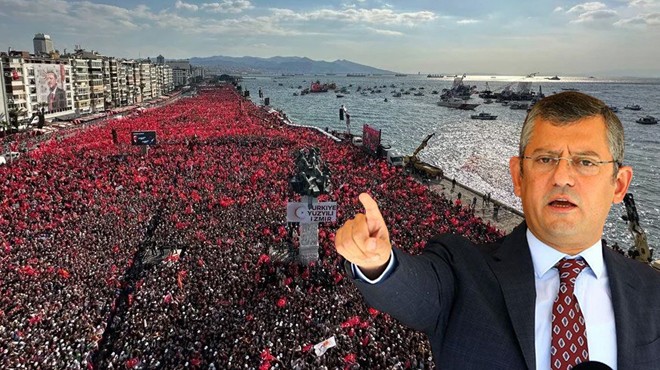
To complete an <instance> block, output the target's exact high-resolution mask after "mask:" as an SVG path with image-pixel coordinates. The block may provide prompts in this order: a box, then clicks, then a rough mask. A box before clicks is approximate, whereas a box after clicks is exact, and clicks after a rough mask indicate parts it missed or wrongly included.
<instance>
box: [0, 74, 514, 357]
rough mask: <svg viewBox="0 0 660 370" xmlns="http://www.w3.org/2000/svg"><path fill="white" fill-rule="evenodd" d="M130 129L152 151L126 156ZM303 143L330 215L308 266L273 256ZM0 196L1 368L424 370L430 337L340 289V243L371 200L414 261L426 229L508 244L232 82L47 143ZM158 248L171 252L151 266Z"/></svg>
mask: <svg viewBox="0 0 660 370" xmlns="http://www.w3.org/2000/svg"><path fill="white" fill-rule="evenodd" d="M113 130H114V131H115V132H116V133H117V142H116V143H115V142H113V136H112V134H111V132H112V131H113ZM136 130H155V131H156V132H157V135H158V145H156V146H154V147H151V148H150V150H149V151H148V152H147V153H146V154H144V153H142V151H141V148H139V147H134V146H131V145H130V142H131V132H132V131H136ZM310 147H317V148H320V151H321V155H322V158H323V160H324V161H325V163H326V164H327V166H328V167H329V168H330V170H331V172H332V185H333V186H332V189H333V190H332V192H331V194H328V195H323V196H321V198H320V200H322V201H323V200H332V201H336V202H338V205H339V211H338V215H337V222H336V223H327V224H321V225H320V227H319V243H320V248H319V255H320V259H319V261H318V262H316V263H312V264H310V265H307V266H305V265H300V264H298V263H297V262H295V261H292V260H290V259H286V258H279V257H278V256H280V255H279V254H277V253H274V252H276V251H281V250H287V249H291V248H295V247H297V241H296V238H295V234H294V236H293V237H292V233H290V230H289V225H287V223H286V203H287V202H288V201H292V200H293V201H295V200H299V196H297V195H296V194H293V193H292V192H291V189H290V188H289V183H288V180H289V178H290V177H291V175H292V174H293V167H294V165H293V153H294V152H295V151H297V150H299V149H301V148H310ZM0 186H1V187H2V189H1V190H0V191H1V192H2V194H3V195H2V198H1V202H0V244H1V245H0V368H3V369H36V368H40V369H63V368H72V369H85V368H86V369H106V368H107V369H127V368H128V369H130V368H134V369H146V368H166V369H186V368H190V369H264V370H265V369H278V368H279V369H323V368H327V369H337V368H339V369H360V368H361V369H407V368H410V369H428V368H433V365H432V360H431V354H430V347H429V345H428V342H427V341H426V338H425V337H424V336H423V335H421V334H419V333H415V332H413V331H411V330H409V329H406V328H404V327H403V326H401V325H400V324H398V323H397V322H396V321H394V320H393V319H391V318H390V317H389V316H387V315H385V314H382V313H380V312H378V311H376V310H374V309H371V308H369V307H367V306H366V305H365V304H364V303H363V301H362V299H361V297H360V296H359V293H358V292H357V290H356V289H355V288H354V286H353V285H352V284H351V283H350V282H349V281H347V279H346V278H345V272H344V267H343V261H342V260H341V258H340V257H339V256H338V255H337V253H336V252H335V250H334V244H333V239H334V233H335V231H336V230H337V228H338V227H339V226H340V225H341V224H342V223H343V222H344V221H345V220H346V219H347V218H350V217H353V216H354V214H355V213H356V212H358V211H361V207H360V204H359V202H358V200H357V196H358V194H359V193H360V192H363V191H367V192H369V193H371V194H372V195H374V196H375V198H376V199H377V201H378V202H379V204H380V205H381V209H382V211H383V216H384V218H385V220H386V222H387V223H388V225H391V237H392V242H393V244H394V245H396V246H398V247H399V248H403V249H405V250H407V251H409V252H411V253H419V252H420V251H421V250H422V249H423V248H424V243H425V240H426V239H428V238H429V237H430V236H432V235H433V234H436V233H445V232H449V233H458V234H462V235H466V236H467V237H469V238H471V239H472V240H475V241H483V242H488V241H493V240H494V239H496V238H499V237H501V233H500V232H499V231H497V230H495V229H494V228H493V227H491V226H490V225H488V224H484V223H483V222H482V220H481V219H480V218H478V217H477V216H475V215H474V213H473V212H472V211H471V210H470V208H469V207H467V204H466V207H463V205H461V204H460V202H452V201H451V200H449V199H446V198H444V197H443V196H442V195H438V194H435V193H432V192H430V191H429V190H428V189H427V187H425V186H424V185H422V184H420V183H419V182H417V181H415V179H413V178H412V177H410V176H409V175H407V174H406V173H405V172H404V171H402V170H401V169H400V168H394V167H389V166H388V165H387V164H386V163H385V162H384V161H382V160H379V159H374V158H370V157H368V156H367V155H365V154H364V153H362V152H361V151H359V150H358V149H357V148H355V147H353V146H352V145H349V144H345V143H339V144H338V143H335V142H334V141H332V140H331V139H329V138H328V137H326V136H323V135H321V134H319V133H318V132H317V131H315V130H310V129H305V128H291V127H288V126H286V125H283V124H282V121H281V119H280V117H279V116H278V115H277V114H269V113H267V112H266V111H264V110H262V109H261V108H259V107H256V106H254V105H253V104H252V103H250V102H249V101H247V100H244V99H243V98H241V97H240V96H239V95H238V93H237V92H236V91H235V90H234V89H233V88H230V87H225V88H207V89H203V90H201V91H200V92H199V95H197V96H196V97H194V98H183V99H180V100H179V101H177V102H176V103H173V104H171V105H168V106H165V107H161V108H157V109H151V110H146V111H142V112H140V113H139V114H137V113H136V114H134V115H132V116H131V117H128V118H125V119H122V120H113V121H109V122H108V123H107V124H104V125H99V126H98V127H93V128H89V129H87V130H80V131H79V132H77V134H75V135H71V136H69V137H57V136H53V137H52V138H51V139H50V140H48V141H44V142H42V143H41V144H40V146H39V148H38V149H37V150H35V151H32V152H31V153H30V154H29V155H27V156H24V157H23V158H21V160H18V161H16V162H14V163H12V164H11V165H8V166H4V167H2V168H0ZM161 250H163V251H168V252H171V251H177V253H180V254H176V255H172V256H170V257H167V258H165V259H164V260H163V261H158V262H157V263H150V262H149V261H151V262H153V261H154V260H155V259H154V258H151V259H149V258H147V257H154V256H153V254H154V253H156V252H155V251H161ZM156 254H157V253H156ZM332 336H334V337H335V340H336V344H337V345H336V347H334V348H330V349H328V350H327V352H326V353H325V354H323V355H321V356H317V355H316V354H315V351H314V349H313V345H314V344H316V343H318V342H321V341H323V340H325V339H328V338H330V337H332Z"/></svg>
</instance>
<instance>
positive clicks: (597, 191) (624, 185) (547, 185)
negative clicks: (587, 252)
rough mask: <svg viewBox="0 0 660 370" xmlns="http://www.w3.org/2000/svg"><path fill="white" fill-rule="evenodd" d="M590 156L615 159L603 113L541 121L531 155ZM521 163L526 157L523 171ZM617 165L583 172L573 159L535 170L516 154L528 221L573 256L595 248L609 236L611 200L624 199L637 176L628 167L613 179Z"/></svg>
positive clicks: (513, 165) (514, 170) (514, 166)
mask: <svg viewBox="0 0 660 370" xmlns="http://www.w3.org/2000/svg"><path fill="white" fill-rule="evenodd" d="M538 154H547V155H549V156H551V157H555V156H558V157H572V156H575V155H589V157H594V158H596V159H597V160H598V161H610V160H612V159H613V158H612V154H611V153H610V150H609V147H608V145H607V133H606V126H605V121H604V119H603V117H602V116H594V117H588V118H584V119H582V120H579V121H577V122H574V123H572V124H570V125H567V126H554V125H552V124H551V123H550V122H549V121H545V120H543V119H540V118H539V119H537V120H536V125H535V127H534V129H533V132H532V137H531V140H530V141H529V144H528V145H527V148H526V149H525V153H524V155H525V156H530V157H535V156H536V155H538ZM520 161H522V162H523V163H522V172H521V166H520V164H521V163H520ZM613 166H614V164H612V163H607V164H602V165H601V166H600V167H599V171H598V173H597V174H596V175H592V176H585V175H581V174H579V173H578V172H577V171H576V169H575V168H574V166H573V164H572V163H568V161H565V160H560V161H559V164H558V165H557V166H556V167H555V168H553V169H552V170H550V171H549V172H543V171H538V170H534V169H533V161H532V160H530V159H525V160H522V159H521V158H519V157H513V158H511V160H510V162H509V169H510V171H511V176H512V178H513V185H514V192H515V194H516V195H517V196H518V197H520V198H521V200H522V204H523V211H524V213H525V220H526V222H527V226H528V227H529V229H530V231H531V232H532V233H533V234H534V235H535V236H536V237H537V238H539V240H541V241H543V242H544V243H546V244H548V245H550V246H552V247H553V248H555V249H557V250H560V251H562V252H564V253H568V254H577V253H579V252H580V251H581V250H583V249H585V248H588V247H590V246H592V245H593V244H594V243H596V242H597V241H598V240H600V238H601V237H602V235H603V227H604V225H605V219H606V218H607V214H608V213H609V210H610V206H611V204H612V203H613V202H614V203H619V202H621V201H622V200H623V197H624V195H625V194H626V191H627V189H628V186H629V185H630V181H631V179H632V168H630V167H628V166H622V167H621V168H620V169H619V171H618V173H617V176H616V179H614V178H613V177H612V174H613V171H614V167H613Z"/></svg>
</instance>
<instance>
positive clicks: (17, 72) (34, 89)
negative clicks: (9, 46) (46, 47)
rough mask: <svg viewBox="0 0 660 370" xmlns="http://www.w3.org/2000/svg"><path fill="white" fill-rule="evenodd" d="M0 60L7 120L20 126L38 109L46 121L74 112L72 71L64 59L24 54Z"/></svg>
mask: <svg viewBox="0 0 660 370" xmlns="http://www.w3.org/2000/svg"><path fill="white" fill-rule="evenodd" d="M0 58H2V68H3V71H2V72H3V76H4V81H3V82H4V91H5V96H6V103H7V115H8V116H13V117H14V118H15V119H17V120H18V121H19V122H22V121H25V120H27V119H29V118H31V117H33V116H34V115H35V114H37V113H39V112H40V111H41V110H42V109H43V111H44V113H45V116H46V117H47V118H53V117H58V116H63V115H66V114H71V113H73V112H74V98H73V97H74V92H73V83H72V69H73V67H72V66H71V64H70V61H69V60H68V59H59V58H58V59H54V58H50V57H37V56H35V55H31V54H30V53H29V52H27V51H10V52H9V53H2V54H0Z"/></svg>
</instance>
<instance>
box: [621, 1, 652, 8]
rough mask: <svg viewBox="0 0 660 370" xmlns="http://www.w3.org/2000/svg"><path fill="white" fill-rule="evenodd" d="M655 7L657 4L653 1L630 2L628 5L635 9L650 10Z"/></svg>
mask: <svg viewBox="0 0 660 370" xmlns="http://www.w3.org/2000/svg"><path fill="white" fill-rule="evenodd" d="M655 5H657V2H656V1H653V0H631V1H630V2H629V3H628V6H630V7H637V8H650V7H653V6H655Z"/></svg>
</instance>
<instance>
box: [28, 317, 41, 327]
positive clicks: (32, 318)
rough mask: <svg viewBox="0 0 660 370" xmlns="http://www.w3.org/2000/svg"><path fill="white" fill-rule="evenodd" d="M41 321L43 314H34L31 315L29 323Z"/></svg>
mask: <svg viewBox="0 0 660 370" xmlns="http://www.w3.org/2000/svg"><path fill="white" fill-rule="evenodd" d="M39 322H41V316H39V315H34V316H32V317H30V319H29V320H28V323H30V325H34V324H38V323H39Z"/></svg>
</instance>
